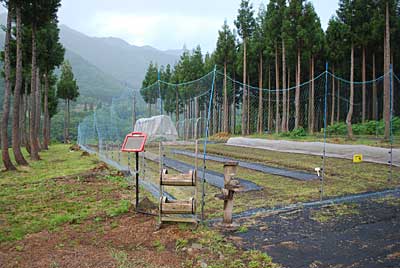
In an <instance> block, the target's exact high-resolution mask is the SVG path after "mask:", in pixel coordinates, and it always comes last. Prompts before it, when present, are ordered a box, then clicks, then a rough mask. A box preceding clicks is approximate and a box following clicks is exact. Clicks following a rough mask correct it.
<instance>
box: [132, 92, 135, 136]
mask: <svg viewBox="0 0 400 268" xmlns="http://www.w3.org/2000/svg"><path fill="white" fill-rule="evenodd" d="M135 124H136V95H135V92H134V93H133V96H132V131H134V130H135Z"/></svg>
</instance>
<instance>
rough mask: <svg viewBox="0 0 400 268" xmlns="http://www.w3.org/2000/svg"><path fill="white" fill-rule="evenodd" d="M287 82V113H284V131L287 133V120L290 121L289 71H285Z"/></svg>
mask: <svg viewBox="0 0 400 268" xmlns="http://www.w3.org/2000/svg"><path fill="white" fill-rule="evenodd" d="M287 73H288V80H287V88H288V91H287V105H286V107H287V112H286V131H289V119H290V69H289V68H288V70H287Z"/></svg>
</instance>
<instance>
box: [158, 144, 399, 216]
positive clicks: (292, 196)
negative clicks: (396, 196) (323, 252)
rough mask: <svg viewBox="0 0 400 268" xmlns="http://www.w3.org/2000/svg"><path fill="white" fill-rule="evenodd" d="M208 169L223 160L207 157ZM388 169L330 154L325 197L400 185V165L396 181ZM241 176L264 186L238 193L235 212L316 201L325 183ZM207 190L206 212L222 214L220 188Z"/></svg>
mask: <svg viewBox="0 0 400 268" xmlns="http://www.w3.org/2000/svg"><path fill="white" fill-rule="evenodd" d="M174 148H179V149H187V150H193V146H175V147H174ZM166 151H167V156H169V157H173V158H175V159H177V160H180V161H183V162H186V163H189V164H193V163H194V160H193V159H192V158H190V157H187V156H182V155H172V154H169V153H168V149H167V150H166ZM207 152H208V153H210V154H215V155H222V156H227V157H232V158H235V159H241V160H248V161H252V162H258V163H263V164H267V165H270V166H274V167H280V168H286V169H292V170H299V171H306V172H309V173H315V171H314V169H315V167H321V166H322V160H321V158H320V157H319V156H311V155H303V154H290V153H281V152H274V151H268V150H262V149H252V148H243V147H234V146H227V145H224V144H209V145H208V146H207ZM207 169H209V170H214V171H217V172H220V173H223V164H222V163H220V162H214V161H207ZM388 171H389V167H388V166H387V165H381V164H374V163H367V162H364V163H359V164H354V163H353V162H352V161H351V160H347V159H338V158H328V159H327V160H326V170H325V172H326V173H325V181H324V197H325V198H332V197H337V196H344V195H350V194H356V193H362V192H369V191H379V190H384V189H389V188H395V187H398V186H399V185H400V168H397V167H394V169H393V180H392V181H388ZM237 177H240V178H243V179H246V180H249V181H252V182H254V183H256V184H258V185H260V186H262V187H263V190H261V191H253V192H246V193H238V194H235V197H234V212H235V213H238V212H242V211H245V210H248V209H252V208H257V207H275V206H281V205H289V204H293V203H298V202H307V201H313V200H318V199H319V197H320V194H319V190H320V186H321V184H320V181H319V180H314V181H299V180H294V179H289V178H285V177H281V176H275V175H270V174H264V173H262V172H257V171H254V170H249V169H245V168H241V167H239V168H238V174H237ZM199 190H200V189H199ZM206 192H207V195H206V206H205V209H206V216H207V217H208V218H212V217H215V216H221V215H222V207H223V202H222V201H221V200H219V199H216V198H215V197H214V196H215V194H218V193H220V190H219V189H217V188H216V187H213V186H210V185H208V186H207V189H206Z"/></svg>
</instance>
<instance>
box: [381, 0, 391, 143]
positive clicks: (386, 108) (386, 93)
mask: <svg viewBox="0 0 400 268" xmlns="http://www.w3.org/2000/svg"><path fill="white" fill-rule="evenodd" d="M389 24H390V23H389V2H386V23H385V40H384V58H383V60H384V74H385V78H384V90H383V120H384V122H385V140H389V138H390V76H389V71H390V25H389Z"/></svg>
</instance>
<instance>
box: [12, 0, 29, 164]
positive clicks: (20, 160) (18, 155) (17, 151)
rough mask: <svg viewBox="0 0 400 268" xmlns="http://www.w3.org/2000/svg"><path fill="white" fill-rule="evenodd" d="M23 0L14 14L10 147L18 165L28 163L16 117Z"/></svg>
mask: <svg viewBox="0 0 400 268" xmlns="http://www.w3.org/2000/svg"><path fill="white" fill-rule="evenodd" d="M23 6H24V4H23V1H21V0H17V1H15V16H16V25H15V28H16V60H15V61H16V63H15V86H14V105H13V118H15V119H13V123H12V148H13V152H14V158H15V161H16V162H17V164H19V165H28V162H27V161H26V160H25V158H24V156H23V155H22V152H21V141H20V133H21V132H20V122H19V120H16V118H20V100H21V96H22V94H21V91H22V80H23V77H22V71H23V67H22V58H23V54H22V46H23V44H22V8H23Z"/></svg>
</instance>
